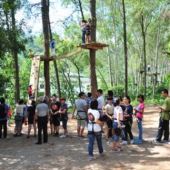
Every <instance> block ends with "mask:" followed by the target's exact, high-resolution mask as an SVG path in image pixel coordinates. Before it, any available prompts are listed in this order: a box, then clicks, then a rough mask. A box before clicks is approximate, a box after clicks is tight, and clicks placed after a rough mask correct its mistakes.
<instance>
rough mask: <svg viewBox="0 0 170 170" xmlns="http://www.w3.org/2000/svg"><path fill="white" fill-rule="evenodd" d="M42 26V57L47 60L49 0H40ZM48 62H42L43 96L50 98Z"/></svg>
mask: <svg viewBox="0 0 170 170" xmlns="http://www.w3.org/2000/svg"><path fill="white" fill-rule="evenodd" d="M41 3H42V7H41V10H42V25H43V34H44V56H45V57H46V58H47V59H48V58H49V0H41ZM49 67H50V62H49V60H45V61H44V80H45V81H44V85H45V96H50V70H49Z"/></svg>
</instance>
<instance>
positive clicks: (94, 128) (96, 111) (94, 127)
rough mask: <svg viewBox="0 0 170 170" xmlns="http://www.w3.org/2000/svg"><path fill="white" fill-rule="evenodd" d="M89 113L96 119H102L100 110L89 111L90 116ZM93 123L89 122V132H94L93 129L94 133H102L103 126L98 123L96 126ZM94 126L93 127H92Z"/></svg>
mask: <svg viewBox="0 0 170 170" xmlns="http://www.w3.org/2000/svg"><path fill="white" fill-rule="evenodd" d="M89 113H92V114H93V116H94V119H99V117H100V113H99V111H98V110H93V109H89V110H88V114H89ZM91 122H92V121H90V120H89V123H88V131H92V128H93V131H94V132H100V131H101V126H100V125H99V124H97V123H95V124H92V123H91ZM92 126H93V127H92Z"/></svg>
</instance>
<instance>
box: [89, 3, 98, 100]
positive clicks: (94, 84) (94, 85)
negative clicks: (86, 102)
mask: <svg viewBox="0 0 170 170" xmlns="http://www.w3.org/2000/svg"><path fill="white" fill-rule="evenodd" d="M90 12H91V41H92V42H96V23H97V19H96V0H90ZM95 65H96V50H94V49H90V88H91V93H92V97H93V99H95V98H96V91H97V78H96V69H95Z"/></svg>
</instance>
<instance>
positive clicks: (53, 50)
mask: <svg viewBox="0 0 170 170" xmlns="http://www.w3.org/2000/svg"><path fill="white" fill-rule="evenodd" d="M50 48H51V51H52V56H55V55H56V54H55V39H52V41H51V42H50Z"/></svg>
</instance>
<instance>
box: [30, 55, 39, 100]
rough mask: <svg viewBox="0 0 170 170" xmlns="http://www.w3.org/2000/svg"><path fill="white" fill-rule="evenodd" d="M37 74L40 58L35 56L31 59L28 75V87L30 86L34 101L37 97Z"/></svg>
mask: <svg viewBox="0 0 170 170" xmlns="http://www.w3.org/2000/svg"><path fill="white" fill-rule="evenodd" d="M39 72H40V56H36V57H33V58H32V65H31V74H30V85H32V89H33V93H34V96H35V100H36V99H37V95H38V83H39Z"/></svg>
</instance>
